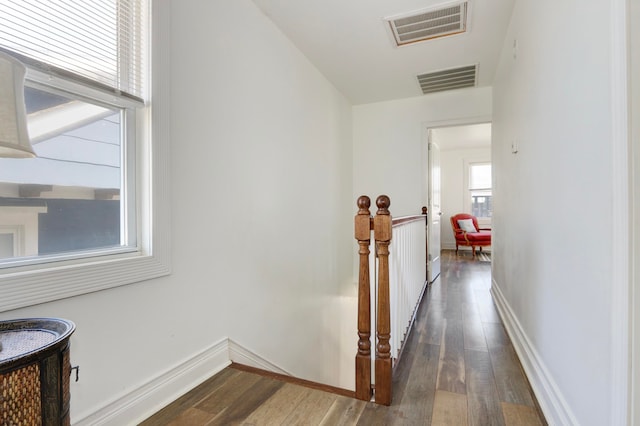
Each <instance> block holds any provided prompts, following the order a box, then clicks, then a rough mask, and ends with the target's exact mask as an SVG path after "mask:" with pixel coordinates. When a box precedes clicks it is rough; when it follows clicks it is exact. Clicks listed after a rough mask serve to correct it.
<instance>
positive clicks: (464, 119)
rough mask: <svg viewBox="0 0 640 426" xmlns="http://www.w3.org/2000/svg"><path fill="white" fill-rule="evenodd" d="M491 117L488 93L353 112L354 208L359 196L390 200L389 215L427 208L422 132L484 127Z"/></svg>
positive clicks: (374, 106) (422, 98)
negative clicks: (461, 126)
mask: <svg viewBox="0 0 640 426" xmlns="http://www.w3.org/2000/svg"><path fill="white" fill-rule="evenodd" d="M490 117H491V88H490V87H483V88H475V89H464V90H456V91H451V92H442V93H435V94H431V95H428V96H420V97H415V98H408V99H400V100H394V101H388V102H378V103H372V104H364V105H356V106H354V107H353V206H354V212H355V211H356V209H355V200H356V199H357V198H358V197H359V196H360V195H368V196H370V197H371V198H372V204H374V206H373V207H372V212H374V211H375V197H377V196H378V195H380V194H386V195H388V196H389V197H390V198H391V207H390V209H389V210H390V211H391V214H392V215H393V216H408V215H415V214H420V212H421V208H422V206H426V205H427V188H428V187H427V184H428V178H427V139H426V129H427V128H428V127H437V126H443V125H452V124H469V123H478V122H486V121H488V120H490Z"/></svg>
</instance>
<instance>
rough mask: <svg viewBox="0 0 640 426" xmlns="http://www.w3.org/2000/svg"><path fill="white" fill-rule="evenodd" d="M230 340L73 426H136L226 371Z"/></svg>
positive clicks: (212, 347) (208, 349)
mask: <svg viewBox="0 0 640 426" xmlns="http://www.w3.org/2000/svg"><path fill="white" fill-rule="evenodd" d="M230 363H231V361H230V360H229V340H228V339H226V338H225V339H223V340H221V341H220V342H218V343H215V344H213V345H211V346H210V347H209V348H207V349H205V350H204V351H202V352H201V353H199V354H197V355H196V356H194V357H192V358H190V359H188V360H187V361H185V362H183V363H180V364H178V365H176V366H175V367H174V368H172V369H170V370H168V371H166V372H164V373H163V374H161V375H159V376H158V377H156V378H155V379H152V380H151V381H149V382H147V383H146V384H144V385H142V386H140V387H139V388H137V389H135V390H133V391H132V392H129V393H127V394H125V395H123V396H121V397H119V398H117V399H116V400H115V401H112V402H111V403H109V404H107V405H106V406H104V407H102V408H100V409H99V410H97V411H95V412H94V413H91V414H89V415H87V416H85V417H83V418H81V419H72V424H73V425H74V426H85V425H86V426H89V425H91V426H98V425H99V426H102V425H113V426H122V425H135V424H138V423H140V422H141V421H142V420H144V419H146V418H147V417H149V416H150V415H152V414H153V413H155V412H157V411H158V410H160V409H161V408H163V407H164V406H166V405H168V404H169V403H171V402H173V401H174V400H176V399H177V398H179V397H180V396H182V395H184V394H185V393H187V392H188V391H189V390H191V389H193V388H195V387H196V386H198V385H199V384H200V383H202V382H204V381H205V380H207V379H208V378H210V377H212V376H213V375H215V374H216V373H218V372H220V371H221V370H222V369H224V368H225V367H227V366H228V365H229V364H230Z"/></svg>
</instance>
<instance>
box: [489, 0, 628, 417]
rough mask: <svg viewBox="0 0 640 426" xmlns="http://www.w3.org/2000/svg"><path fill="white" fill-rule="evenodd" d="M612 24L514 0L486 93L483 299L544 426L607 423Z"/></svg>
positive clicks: (597, 6) (591, 5) (573, 6)
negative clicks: (489, 204) (487, 242)
mask: <svg viewBox="0 0 640 426" xmlns="http://www.w3.org/2000/svg"><path fill="white" fill-rule="evenodd" d="M610 15H611V10H610V2H609V1H607V0H593V1H589V2H583V1H577V0H572V1H564V2H557V1H553V0H541V1H535V2H533V1H517V2H516V5H515V8H514V12H513V16H512V21H511V25H510V29H509V32H508V35H507V37H506V39H505V42H504V49H503V52H502V55H501V61H500V65H499V67H498V72H497V74H496V78H495V83H494V92H493V106H494V108H493V146H492V157H493V170H494V216H493V229H494V244H493V253H494V255H493V280H494V283H493V285H494V288H493V291H494V295H495V296H497V298H498V302H499V304H500V307H501V310H502V311H503V313H504V314H505V315H506V320H507V327H508V328H509V329H510V332H511V334H512V337H514V338H515V340H516V342H514V343H516V344H517V345H518V347H519V349H520V350H519V352H520V355H521V357H523V363H524V364H525V367H527V369H528V373H529V375H530V379H531V382H532V385H533V386H534V389H535V390H536V392H537V395H538V399H539V400H540V403H541V405H542V408H543V411H544V412H545V415H546V416H547V418H548V420H549V423H550V424H558V425H559V424H579V425H583V426H588V425H594V426H597V425H605V424H611V423H610V422H611V419H612V418H614V416H613V413H612V398H611V396H612V395H613V394H614V393H615V392H616V391H617V390H616V389H613V384H612V378H611V376H612V373H613V372H612V362H613V360H612V355H611V354H612V347H611V344H612V337H611V336H612V316H613V314H614V311H613V310H614V308H613V306H612V288H613V287H614V286H615V283H612V281H611V277H612V272H613V269H612V268H613V265H614V261H613V259H612V244H613V239H612V235H611V229H612V226H611V221H612V210H613V208H614V206H613V205H612V197H611V192H612V187H613V185H612V184H613V181H612V175H613V172H614V171H613V170H612V150H613V148H612V119H611V116H612V113H611V111H612V109H611V108H612V106H611V105H612V97H611V92H610V87H611V73H610V57H611V34H612V28H611V22H612V21H611V20H610V19H609V17H610ZM567 16H573V17H575V19H571V20H567V19H566V17H567ZM514 40H517V50H516V51H515V52H514V49H513V46H514ZM513 141H516V142H517V144H518V147H519V152H518V153H517V154H512V153H511V143H512V142H513ZM619 349H620V350H623V349H622V348H619ZM622 397H623V398H624V395H622Z"/></svg>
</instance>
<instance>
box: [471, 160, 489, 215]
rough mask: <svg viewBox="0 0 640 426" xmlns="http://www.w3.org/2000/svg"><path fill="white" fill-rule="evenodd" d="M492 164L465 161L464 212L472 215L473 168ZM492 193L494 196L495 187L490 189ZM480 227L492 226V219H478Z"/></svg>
mask: <svg viewBox="0 0 640 426" xmlns="http://www.w3.org/2000/svg"><path fill="white" fill-rule="evenodd" d="M484 164H491V160H487V159H473V160H470V159H466V160H464V211H466V212H468V213H469V214H471V191H472V189H471V188H470V178H471V173H470V170H471V167H472V166H477V165H484ZM489 189H490V190H491V193H492V194H493V185H492V188H489ZM477 219H478V226H480V227H490V226H491V218H490V217H478V218H477Z"/></svg>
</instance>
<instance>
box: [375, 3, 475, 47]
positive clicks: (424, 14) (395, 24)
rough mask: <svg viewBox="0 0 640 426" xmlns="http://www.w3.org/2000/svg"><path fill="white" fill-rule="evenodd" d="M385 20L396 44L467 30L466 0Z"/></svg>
mask: <svg viewBox="0 0 640 426" xmlns="http://www.w3.org/2000/svg"><path fill="white" fill-rule="evenodd" d="M387 20H388V21H389V24H390V25H391V31H392V32H393V36H394V37H395V40H396V44H397V45H398V46H402V45H405V44H409V43H415V42H418V41H424V40H430V39H433V38H437V37H443V36H447V35H453V34H459V33H463V32H465V31H466V30H467V2H466V1H465V2H460V3H451V4H447V5H446V6H440V7H439V8H437V9H433V8H431V9H429V10H422V11H420V12H417V13H413V14H411V15H410V16H408V15H404V16H402V17H398V18H388V19H387Z"/></svg>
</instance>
